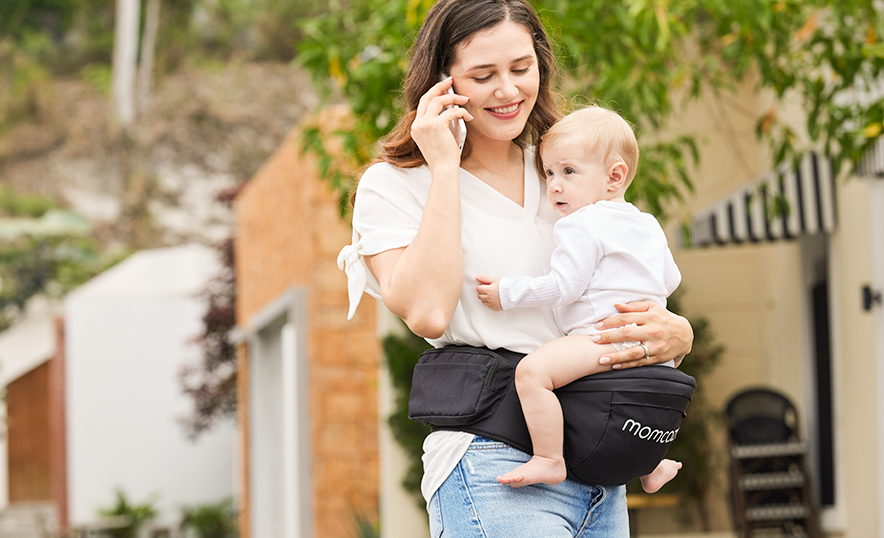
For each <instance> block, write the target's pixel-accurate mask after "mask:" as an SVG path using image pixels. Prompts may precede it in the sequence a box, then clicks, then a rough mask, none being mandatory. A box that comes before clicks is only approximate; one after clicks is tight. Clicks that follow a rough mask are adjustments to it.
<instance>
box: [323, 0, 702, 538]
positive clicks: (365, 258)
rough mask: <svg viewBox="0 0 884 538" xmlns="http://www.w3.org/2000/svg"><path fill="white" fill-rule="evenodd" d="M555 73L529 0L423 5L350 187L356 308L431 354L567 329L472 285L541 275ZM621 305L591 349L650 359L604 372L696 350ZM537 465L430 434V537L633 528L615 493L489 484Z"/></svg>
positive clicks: (685, 329) (643, 308) (685, 328)
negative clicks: (401, 99) (544, 142)
mask: <svg viewBox="0 0 884 538" xmlns="http://www.w3.org/2000/svg"><path fill="white" fill-rule="evenodd" d="M554 67H555V66H554V58H553V54H552V51H551V47H550V43H549V39H548V37H547V35H546V32H545V30H544V29H543V27H542V25H541V24H540V21H539V20H538V18H537V15H536V13H535V12H534V11H533V9H532V8H531V7H530V6H529V5H528V3H527V2H526V1H525V0H440V1H439V2H438V3H437V4H436V5H435V6H434V7H433V8H432V9H431V10H430V12H429V14H428V15H427V18H426V21H425V23H424V25H423V27H422V28H421V30H420V32H419V33H418V36H417V38H416V40H415V43H414V46H413V48H412V52H411V63H410V67H409V71H408V75H407V78H406V82H405V99H406V110H405V114H404V116H403V118H402V120H401V121H400V122H399V124H398V126H397V127H396V129H395V130H394V131H393V133H391V134H390V136H389V137H388V138H387V139H386V140H385V142H384V147H383V152H382V154H381V156H380V158H379V161H380V162H378V163H376V164H374V165H372V166H371V167H370V168H369V169H368V170H366V172H365V174H364V175H363V176H362V179H361V180H360V184H359V187H358V189H357V193H356V201H355V207H354V214H353V230H354V238H353V244H352V245H349V246H347V247H345V248H344V250H343V251H342V253H341V258H340V259H341V261H342V262H344V263H346V266H347V273H348V277H349V281H350V287H351V289H350V293H351V315H352V312H353V311H354V309H355V307H356V305H357V304H358V301H359V297H360V296H361V293H362V291H367V292H368V293H369V294H371V295H373V296H374V297H377V298H381V299H382V300H383V301H384V304H385V305H386V306H387V308H389V310H390V311H392V312H393V313H394V314H396V315H397V316H399V317H401V318H402V319H403V320H404V321H405V323H406V324H407V325H408V327H409V328H410V329H411V330H412V331H413V332H414V333H416V334H418V335H420V336H423V337H425V338H426V339H427V340H428V341H429V342H431V343H432V344H433V345H434V346H436V347H441V346H444V345H449V344H457V345H471V346H486V347H488V348H491V349H499V348H504V349H508V350H511V351H516V352H519V353H529V352H531V351H533V350H534V349H536V348H538V347H539V346H541V345H543V344H544V343H546V342H549V341H551V340H553V339H554V338H556V337H559V336H561V335H562V333H561V331H560V329H559V328H558V326H557V323H556V320H555V317H554V314H553V312H552V311H551V310H547V309H540V308H524V309H514V310H510V311H507V312H492V311H491V310H489V309H487V308H485V307H484V306H483V305H482V303H481V302H480V301H479V299H478V297H477V295H476V291H475V288H476V285H477V281H476V279H475V277H476V275H487V274H492V275H501V276H524V275H530V276H540V275H543V274H546V273H547V272H548V271H549V260H550V254H551V252H552V250H553V248H554V247H555V243H554V241H553V236H552V223H553V222H555V220H556V218H557V216H556V214H555V213H554V212H553V210H552V209H551V208H550V207H549V205H548V204H547V203H545V202H546V200H545V185H544V183H543V182H542V181H541V179H540V178H539V177H538V174H537V171H536V168H535V165H534V150H533V145H534V144H535V143H536V141H537V140H538V138H539V136H540V135H541V134H542V133H543V132H544V131H545V130H546V129H547V128H548V127H549V126H550V125H552V123H553V122H554V121H555V120H556V119H557V117H558V114H557V111H556V107H555V103H554V99H553V96H552V94H551V91H550V84H551V79H552V77H553V73H554ZM442 77H448V78H443V80H442V81H441V82H440V78H442ZM450 89H453V90H454V93H451V92H449V90H450ZM458 118H462V119H463V120H465V121H466V126H467V127H466V129H467V137H466V144H465V146H464V148H463V153H462V154H461V153H460V152H459V150H458V142H457V141H456V140H455V137H454V136H453V135H452V131H451V129H450V126H449V123H450V122H451V121H452V120H457V119H458ZM618 308H619V309H620V311H621V314H618V315H615V316H613V317H611V318H609V319H607V320H605V321H604V322H603V325H602V327H601V328H617V327H619V328H617V329H615V330H612V331H608V332H604V333H602V334H601V340H600V341H599V343H601V344H606V343H612V342H619V341H623V340H632V341H639V342H642V343H643V344H644V345H645V346H646V347H647V349H648V356H647V357H646V356H645V352H644V348H643V347H641V346H636V347H634V348H630V349H626V350H623V351H620V352H617V353H611V354H610V355H609V356H607V357H603V358H602V359H601V361H602V362H603V363H610V364H612V365H614V367H615V368H617V367H620V368H629V367H632V366H638V365H641V364H655V363H662V362H666V361H669V360H672V359H680V358H681V357H683V356H684V355H685V354H687V353H688V352H689V351H690V348H691V340H692V337H693V335H692V331H691V328H690V325H689V323H688V322H687V321H686V320H685V319H684V318H681V317H679V316H676V315H674V314H672V313H670V312H668V311H666V310H665V309H664V308H662V307H660V306H657V305H656V304H652V303H634V304H630V305H621V306H620V307H618ZM630 324H635V325H630ZM530 457H531V456H530V455H529V454H526V453H524V452H521V451H519V450H516V449H514V448H512V447H509V446H508V445H506V444H504V443H501V442H497V441H492V440H490V439H486V438H483V437H479V436H475V435H473V434H470V433H466V432H456V431H455V432H452V431H437V432H434V433H432V434H430V435H429V436H428V437H427V439H426V441H425V442H424V457H423V460H424V471H425V473H424V478H423V481H422V485H421V489H422V492H423V494H424V497H425V498H426V499H427V502H428V511H429V514H430V528H431V532H432V534H433V536H441V535H442V534H443V532H444V535H445V536H453V537H472V536H476V537H479V536H482V537H508V538H509V537H522V536H524V537H532V538H535V537H540V536H543V537H547V536H549V537H553V536H555V537H559V536H561V537H575V536H582V537H588V536H593V537H606V538H610V537H617V536H624V537H625V536H628V535H629V529H628V520H627V511H626V496H625V488H624V487H623V486H618V487H613V488H611V487H602V486H592V485H586V484H581V483H578V482H576V481H573V480H570V479H569V480H565V481H564V482H562V483H561V484H557V485H554V486H548V485H535V486H531V487H526V488H519V489H514V488H510V487H507V486H502V485H500V484H499V483H498V482H497V480H496V477H497V476H499V475H501V474H503V473H504V472H506V471H508V470H510V469H512V468H514V467H516V466H518V465H520V464H521V463H524V462H527V461H528V460H529V459H530Z"/></svg>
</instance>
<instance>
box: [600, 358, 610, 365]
mask: <svg viewBox="0 0 884 538" xmlns="http://www.w3.org/2000/svg"><path fill="white" fill-rule="evenodd" d="M609 362H611V357H602V358H600V359H599V364H608V363H609Z"/></svg>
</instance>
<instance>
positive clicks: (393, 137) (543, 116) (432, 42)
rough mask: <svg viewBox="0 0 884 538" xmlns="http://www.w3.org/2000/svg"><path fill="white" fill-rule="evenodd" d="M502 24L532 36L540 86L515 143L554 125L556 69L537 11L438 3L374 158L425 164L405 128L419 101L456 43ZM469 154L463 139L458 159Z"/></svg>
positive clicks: (486, 0) (464, 0) (495, 1)
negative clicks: (396, 115)
mask: <svg viewBox="0 0 884 538" xmlns="http://www.w3.org/2000/svg"><path fill="white" fill-rule="evenodd" d="M505 21H511V22H514V23H516V24H521V25H522V26H524V27H525V29H526V30H528V33H529V34H531V35H532V36H533V38H534V52H535V54H537V64H538V68H539V71H540V88H539V90H538V93H537V103H536V104H535V105H534V109H533V110H532V111H531V114H530V116H529V117H528V122H527V124H526V125H525V129H524V130H523V131H522V133H521V134H520V135H519V136H518V137H517V138H516V139H515V142H516V143H517V144H519V145H520V146H522V147H525V146H527V145H530V144H536V143H537V142H539V140H540V136H541V135H542V134H543V133H544V132H546V130H547V129H548V128H549V127H550V125H552V124H553V123H555V121H556V119H558V117H559V113H558V110H557V109H556V106H555V103H554V99H553V94H552V92H551V90H550V80H551V79H552V77H553V75H554V73H555V69H556V63H555V56H554V55H553V52H552V46H551V45H550V41H549V37H548V36H547V34H546V31H545V30H544V29H543V25H542V24H541V23H540V19H539V18H538V17H537V13H536V12H535V11H534V9H533V8H532V7H531V6H530V5H529V4H528V2H526V1H525V0H440V1H439V2H438V3H436V5H434V6H433V7H432V8H431V9H430V12H429V13H428V14H427V18H426V20H425V21H424V24H423V26H421V29H420V31H419V32H418V34H417V37H416V38H415V40H414V45H412V48H411V62H410V65H409V68H408V74H407V76H406V78H405V86H404V89H403V93H404V96H405V105H406V106H405V115H404V116H403V117H402V118H401V119H400V120H399V123H397V124H396V127H394V128H393V130H392V131H391V132H390V134H389V135H387V137H386V138H385V139H384V141H383V143H382V151H381V154H380V155H379V156H378V160H380V161H385V162H388V163H390V164H392V165H394V166H398V167H400V168H414V167H417V166H421V165H424V164H426V160H425V159H424V156H423V155H422V154H421V151H420V149H419V148H418V147H417V144H416V143H415V142H414V140H413V139H412V138H411V124H412V123H413V122H414V118H415V116H416V114H417V106H418V103H419V102H420V98H421V97H422V96H423V95H424V94H425V93H427V91H429V89H430V88H431V87H432V86H433V85H434V84H436V83H437V82H439V75H440V74H441V73H447V72H448V69H449V67H451V64H453V63H454V60H455V51H456V47H457V45H459V44H460V43H462V42H464V41H466V40H468V39H469V38H470V37H472V36H473V35H474V34H475V33H476V32H479V31H481V30H485V29H488V28H493V27H495V26H497V25H498V24H501V23H503V22H505ZM469 151H470V140H469V138H467V141H466V144H465V146H464V150H463V156H464V157H466V156H467V155H469Z"/></svg>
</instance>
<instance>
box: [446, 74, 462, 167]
mask: <svg viewBox="0 0 884 538" xmlns="http://www.w3.org/2000/svg"><path fill="white" fill-rule="evenodd" d="M446 78H448V75H446V74H445V73H442V74H441V75H440V76H439V80H440V81H442V80H445V79H446ZM448 93H449V94H451V95H454V85H452V86H450V87H449V88H448ZM456 106H457V105H449V106H446V107H445V109H446V110H447V109H449V108H451V107H456ZM448 128H449V129H451V134H452V135H454V139H455V140H457V150H458V151H459V152H460V153H461V154H463V144H464V142H466V141H467V124H466V122H464V121H463V118H457V119H456V120H451V121H450V122H448Z"/></svg>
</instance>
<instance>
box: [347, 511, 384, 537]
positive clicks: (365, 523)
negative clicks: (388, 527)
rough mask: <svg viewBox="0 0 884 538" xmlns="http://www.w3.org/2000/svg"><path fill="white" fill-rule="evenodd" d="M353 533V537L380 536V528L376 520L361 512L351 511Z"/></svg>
mask: <svg viewBox="0 0 884 538" xmlns="http://www.w3.org/2000/svg"><path fill="white" fill-rule="evenodd" d="M351 517H352V519H353V535H354V537H355V538H380V536H381V530H380V525H379V524H378V522H377V521H373V520H372V518H371V517H369V516H367V515H365V514H364V513H362V512H357V511H353V514H352V516H351Z"/></svg>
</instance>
